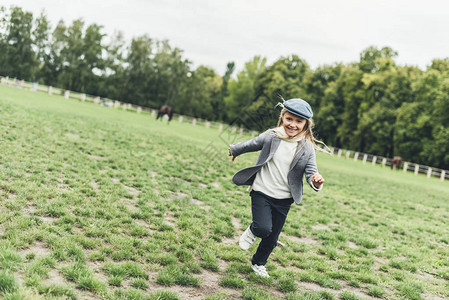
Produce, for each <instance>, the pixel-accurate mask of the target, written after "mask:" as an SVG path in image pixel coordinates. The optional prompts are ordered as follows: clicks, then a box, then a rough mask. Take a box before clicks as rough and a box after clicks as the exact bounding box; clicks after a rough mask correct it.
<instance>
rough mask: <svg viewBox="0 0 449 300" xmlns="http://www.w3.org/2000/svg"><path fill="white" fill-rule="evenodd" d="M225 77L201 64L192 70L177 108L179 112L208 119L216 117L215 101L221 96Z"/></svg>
mask: <svg viewBox="0 0 449 300" xmlns="http://www.w3.org/2000/svg"><path fill="white" fill-rule="evenodd" d="M222 83H223V79H222V78H221V76H220V75H218V74H216V73H215V71H214V70H212V69H210V68H207V67H205V66H199V67H198V68H197V69H196V70H195V71H193V72H191V76H190V77H189V78H188V81H187V84H186V85H185V89H184V91H183V93H182V94H183V95H182V98H180V99H182V101H178V102H177V103H178V104H177V105H176V109H177V110H178V112H179V113H182V114H187V115H190V116H194V117H199V118H203V119H207V120H214V119H216V114H215V111H216V107H214V105H213V104H214V102H215V99H217V97H219V96H220V93H221V86H222Z"/></svg>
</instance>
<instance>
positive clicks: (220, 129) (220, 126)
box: [218, 124, 223, 132]
mask: <svg viewBox="0 0 449 300" xmlns="http://www.w3.org/2000/svg"><path fill="white" fill-rule="evenodd" d="M218 131H220V132H222V131H223V124H220V125H219V126H218Z"/></svg>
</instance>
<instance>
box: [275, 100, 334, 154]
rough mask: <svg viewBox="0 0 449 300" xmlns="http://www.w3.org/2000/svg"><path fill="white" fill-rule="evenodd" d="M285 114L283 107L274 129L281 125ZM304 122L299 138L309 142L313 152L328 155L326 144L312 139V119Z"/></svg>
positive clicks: (285, 110)
mask: <svg viewBox="0 0 449 300" xmlns="http://www.w3.org/2000/svg"><path fill="white" fill-rule="evenodd" d="M286 112H287V109H286V108H285V107H284V108H282V110H281V113H280V114H279V120H278V124H277V127H276V128H279V127H281V126H282V125H283V121H282V117H283V116H284V115H285V113H286ZM305 120H306V124H305V125H304V128H303V130H302V132H300V133H299V136H301V137H302V136H303V137H304V139H306V140H309V141H310V142H311V143H312V145H313V148H315V150H318V151H323V152H326V153H329V154H330V151H329V148H328V147H327V146H326V144H325V143H323V142H322V141H319V140H317V139H316V138H315V137H314V135H313V127H314V125H315V124H314V123H313V120H312V119H305ZM317 143H319V144H321V145H323V146H324V148H325V149H322V148H320V147H318V146H317Z"/></svg>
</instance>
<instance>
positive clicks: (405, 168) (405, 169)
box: [403, 162, 408, 172]
mask: <svg viewBox="0 0 449 300" xmlns="http://www.w3.org/2000/svg"><path fill="white" fill-rule="evenodd" d="M403 170H404V172H407V170H408V162H404V169H403Z"/></svg>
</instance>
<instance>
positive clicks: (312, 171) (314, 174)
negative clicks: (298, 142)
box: [305, 149, 324, 191]
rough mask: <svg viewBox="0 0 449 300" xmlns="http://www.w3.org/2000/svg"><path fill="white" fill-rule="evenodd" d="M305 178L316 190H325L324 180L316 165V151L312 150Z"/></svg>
mask: <svg viewBox="0 0 449 300" xmlns="http://www.w3.org/2000/svg"><path fill="white" fill-rule="evenodd" d="M305 176H306V180H307V183H308V184H309V185H310V186H311V187H312V188H313V189H314V190H315V191H319V190H321V189H322V188H323V183H324V178H323V176H321V174H320V173H318V168H317V165H316V156H315V150H314V149H312V152H311V154H310V156H309V159H308V160H307V164H306V168H305Z"/></svg>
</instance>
